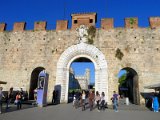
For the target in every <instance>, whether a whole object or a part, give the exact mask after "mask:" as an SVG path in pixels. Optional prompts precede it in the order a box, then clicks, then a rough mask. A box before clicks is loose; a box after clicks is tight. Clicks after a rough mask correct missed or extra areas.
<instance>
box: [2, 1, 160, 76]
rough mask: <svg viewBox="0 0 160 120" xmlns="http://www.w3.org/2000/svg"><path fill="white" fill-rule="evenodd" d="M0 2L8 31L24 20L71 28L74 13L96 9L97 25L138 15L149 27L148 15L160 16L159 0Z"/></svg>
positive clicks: (120, 23)
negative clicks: (65, 24) (64, 22)
mask: <svg viewBox="0 0 160 120" xmlns="http://www.w3.org/2000/svg"><path fill="white" fill-rule="evenodd" d="M0 4H1V6H0V23H1V22H5V23H7V30H12V28H13V24H14V22H22V21H25V22H26V23H27V25H26V29H27V30H31V29H33V26H34V22H35V21H47V29H48V30H50V29H55V26H56V21H57V20H69V28H70V27H71V14H72V13H86V12H96V13H97V23H96V27H100V19H102V18H114V26H115V27H123V26H124V18H126V17H138V20H139V26H140V27H148V26H149V22H148V18H149V17H151V16H160V0H1V1H0ZM80 66H85V65H80ZM90 66H91V68H92V67H93V64H92V65H90ZM76 67H77V66H76ZM86 67H88V66H86ZM80 70H81V72H84V70H83V69H82V68H80ZM77 74H81V73H77ZM117 74H118V73H117Z"/></svg>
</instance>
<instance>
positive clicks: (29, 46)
mask: <svg viewBox="0 0 160 120" xmlns="http://www.w3.org/2000/svg"><path fill="white" fill-rule="evenodd" d="M23 25H24V24H23ZM3 27H4V26H3ZM18 30H19V29H18ZM1 31H3V30H1ZM76 35H77V33H76V31H74V30H65V31H61V30H60V31H55V30H50V31H46V30H44V29H42V30H33V31H4V32H0V78H1V80H2V81H7V85H3V87H4V90H9V88H10V87H25V88H26V90H29V87H30V80H31V73H32V71H33V70H34V69H35V68H37V67H44V68H45V69H46V71H47V72H48V74H49V85H48V86H49V89H48V101H51V98H52V91H53V89H54V85H55V82H56V72H57V62H58V60H59V57H60V56H61V54H62V53H63V52H64V51H65V50H66V49H67V48H68V47H70V46H72V45H75V44H77V42H78V41H77V36H76ZM93 46H95V47H97V48H98V49H99V50H100V51H102V53H103V54H104V55H105V58H106V61H107V66H108V80H109V83H108V87H109V90H108V93H109V96H108V98H110V97H111V96H112V91H114V90H116V91H118V78H117V74H118V72H119V71H120V70H121V69H123V68H125V67H130V68H132V69H134V70H135V71H136V72H137V74H138V78H139V91H140V93H143V92H146V91H147V90H146V89H144V86H145V85H150V84H153V83H159V82H160V74H159V71H160V29H159V28H157V29H151V28H136V29H130V28H114V29H113V28H111V29H109V30H106V29H97V31H96V37H95V38H94V43H93ZM117 48H119V49H120V50H121V52H122V53H123V54H124V56H123V57H122V60H119V59H118V58H116V57H115V54H116V50H117ZM141 103H144V99H142V97H141Z"/></svg>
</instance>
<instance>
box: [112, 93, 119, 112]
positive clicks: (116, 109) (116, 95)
mask: <svg viewBox="0 0 160 120" xmlns="http://www.w3.org/2000/svg"><path fill="white" fill-rule="evenodd" d="M118 97H119V95H118V94H117V93H116V91H113V97H112V98H111V100H112V103H113V109H114V111H115V112H118V108H117V107H118V99H119V98H118Z"/></svg>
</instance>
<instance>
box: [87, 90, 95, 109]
mask: <svg viewBox="0 0 160 120" xmlns="http://www.w3.org/2000/svg"><path fill="white" fill-rule="evenodd" d="M88 98H89V108H90V111H92V109H93V104H94V98H95V95H94V91H92V90H90V91H89V96H88Z"/></svg>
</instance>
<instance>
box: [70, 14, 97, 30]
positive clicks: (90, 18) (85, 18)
mask: <svg viewBox="0 0 160 120" xmlns="http://www.w3.org/2000/svg"><path fill="white" fill-rule="evenodd" d="M96 15H97V14H96V13H77V14H71V16H72V29H76V28H78V27H79V26H80V25H85V26H88V27H90V26H95V23H96Z"/></svg>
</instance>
